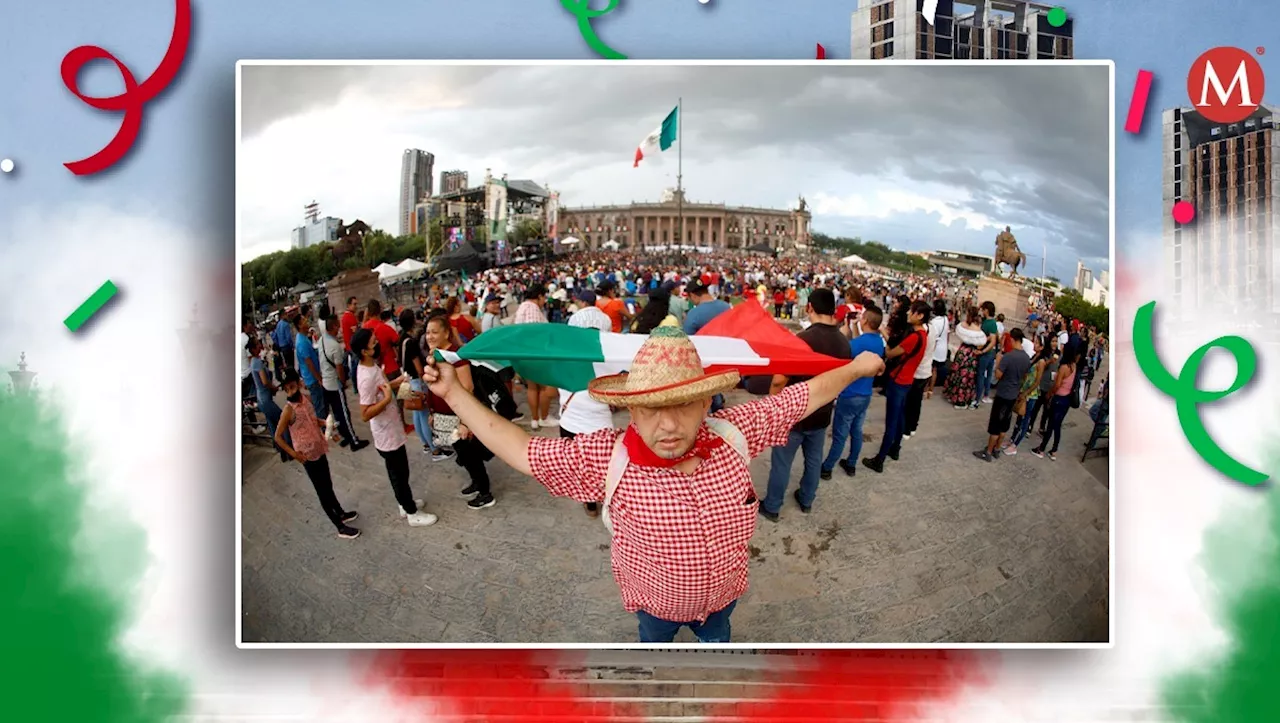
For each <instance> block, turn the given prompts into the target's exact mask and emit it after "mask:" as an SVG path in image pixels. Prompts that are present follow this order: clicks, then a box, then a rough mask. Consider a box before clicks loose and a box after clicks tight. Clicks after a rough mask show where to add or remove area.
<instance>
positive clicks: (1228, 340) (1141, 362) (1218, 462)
mask: <svg viewBox="0 0 1280 723" xmlns="http://www.w3.org/2000/svg"><path fill="white" fill-rule="evenodd" d="M1155 311H1156V302H1154V301H1153V302H1151V303H1149V304H1147V305H1146V306H1144V307H1142V308H1141V309H1138V314H1137V316H1135V317H1134V320H1133V352H1134V356H1135V357H1137V360H1138V368H1139V369H1141V370H1142V373H1143V374H1144V375H1146V377H1147V379H1148V380H1149V381H1150V382H1151V384H1152V385H1153V386H1155V388H1156V389H1159V390H1160V391H1161V392H1162V393H1164V394H1165V395H1167V396H1169V397H1170V398H1171V399H1173V401H1174V408H1175V409H1176V410H1177V412H1178V424H1179V425H1181V426H1182V433H1183V434H1184V435H1185V436H1186V438H1187V441H1188V442H1190V443H1191V448H1192V449H1194V450H1195V451H1196V454H1199V455H1200V456H1201V457H1202V458H1203V459H1204V461H1206V462H1208V463H1209V465H1210V466H1212V467H1213V468H1214V469H1216V470H1218V471H1219V472H1221V473H1222V474H1224V475H1226V476H1227V477H1230V478H1231V479H1233V480H1235V481H1237V482H1241V483H1243V484H1246V485H1249V486H1251V487H1256V486H1258V485H1260V484H1262V483H1263V482H1266V481H1267V480H1268V479H1270V477H1269V475H1267V474H1264V473H1262V472H1259V471H1257V470H1255V469H1253V468H1251V467H1249V466H1247V465H1245V464H1242V463H1241V462H1240V461H1239V460H1237V459H1236V458H1234V457H1232V456H1231V455H1229V454H1227V452H1226V451H1225V450H1223V449H1222V447H1219V446H1218V443H1217V442H1215V441H1213V437H1211V436H1210V435H1209V431H1208V430H1206V429H1205V427H1204V420H1202V419H1201V418H1200V405H1201V404H1209V403H1211V402H1216V401H1218V400H1220V399H1223V398H1225V397H1228V396H1230V395H1232V394H1235V393H1236V392H1238V391H1240V390H1241V389H1243V388H1244V386H1245V385H1246V384H1248V383H1249V382H1250V381H1252V380H1253V375H1254V372H1256V371H1257V369H1258V355H1257V353H1256V352H1255V351H1254V349H1253V345H1252V344H1250V343H1249V342H1248V340H1246V339H1243V338H1241V337H1238V336H1221V337H1218V338H1217V339H1214V340H1213V341H1211V342H1209V343H1208V344H1205V345H1204V346H1202V347H1200V348H1199V349H1196V350H1195V351H1194V352H1192V354H1191V356H1189V357H1187V361H1186V363H1184V364H1183V365H1182V370H1181V371H1180V372H1179V373H1178V376H1177V377H1175V376H1173V375H1172V374H1170V373H1169V371H1168V370H1167V369H1165V367H1164V364H1163V363H1161V361H1160V355H1159V354H1158V353H1157V352H1156V347H1155V339H1154V336H1153V333H1152V327H1153V317H1154V316H1155ZM1214 349H1222V350H1223V351H1226V352H1228V353H1230V354H1231V356H1232V357H1233V358H1234V359H1235V362H1236V378H1235V381H1234V382H1232V383H1231V386H1229V387H1227V388H1226V389H1221V390H1206V389H1199V388H1198V387H1196V381H1197V378H1198V377H1199V375H1200V367H1201V366H1202V364H1203V362H1204V358H1205V357H1206V356H1208V354H1209V352H1211V351H1213V350H1214Z"/></svg>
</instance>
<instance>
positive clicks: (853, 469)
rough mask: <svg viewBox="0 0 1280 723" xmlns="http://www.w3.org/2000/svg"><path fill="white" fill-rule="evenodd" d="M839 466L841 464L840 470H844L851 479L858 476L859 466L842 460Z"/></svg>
mask: <svg viewBox="0 0 1280 723" xmlns="http://www.w3.org/2000/svg"><path fill="white" fill-rule="evenodd" d="M839 464H840V469H842V470H844V473H845V474H847V475H849V476H850V477H852V476H854V475H856V474H858V465H856V464H854V463H853V462H850V461H849V460H847V459H842V460H840V462H839Z"/></svg>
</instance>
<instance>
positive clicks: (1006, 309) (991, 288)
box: [978, 276, 1031, 330]
mask: <svg viewBox="0 0 1280 723" xmlns="http://www.w3.org/2000/svg"><path fill="white" fill-rule="evenodd" d="M984 301H990V302H991V303H993V304H995V305H996V313H997V314H1004V327H1005V329H1006V330H1008V329H1014V328H1018V329H1023V330H1025V329H1026V328H1027V307H1028V306H1029V305H1030V304H1031V292H1030V291H1027V290H1026V289H1024V288H1023V287H1022V285H1021V284H1019V283H1017V282H1016V281H1010V280H1009V279H1002V278H1000V277H998V276H984V277H982V279H981V280H980V281H978V303H979V304H981V303H982V302H984Z"/></svg>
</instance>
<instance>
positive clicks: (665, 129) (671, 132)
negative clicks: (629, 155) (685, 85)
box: [632, 106, 680, 168]
mask: <svg viewBox="0 0 1280 723" xmlns="http://www.w3.org/2000/svg"><path fill="white" fill-rule="evenodd" d="M679 120H680V107H679V106H676V107H675V108H672V109H671V112H670V113H668V114H667V117H666V118H664V119H663V120H662V125H660V126H658V127H657V128H655V129H654V130H653V132H652V133H650V134H649V135H647V136H645V137H644V140H642V141H640V145H639V147H637V148H636V162H635V163H634V164H633V165H632V168H635V167H637V166H639V165H640V161H643V160H644V158H645V156H652V155H654V154H656V153H658V152H659V151H665V150H667V149H668V148H670V147H671V146H672V144H674V143H675V142H676V131H677V129H678V128H679Z"/></svg>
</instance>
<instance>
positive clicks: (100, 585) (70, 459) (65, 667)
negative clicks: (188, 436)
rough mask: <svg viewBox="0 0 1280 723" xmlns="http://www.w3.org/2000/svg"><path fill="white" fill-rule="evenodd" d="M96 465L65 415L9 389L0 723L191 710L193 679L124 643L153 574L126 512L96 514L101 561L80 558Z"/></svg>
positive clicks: (3, 436)
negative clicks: (90, 471)
mask: <svg viewBox="0 0 1280 723" xmlns="http://www.w3.org/2000/svg"><path fill="white" fill-rule="evenodd" d="M103 412H104V414H107V415H109V410H103ZM103 423H109V420H106V419H104V420H103ZM139 442H140V443H145V442H143V440H142V439H139ZM86 461H87V460H86V455H85V454H84V451H83V450H82V449H77V446H76V445H75V444H74V443H73V442H72V441H71V440H69V439H68V438H67V435H66V433H65V431H64V428H63V425H62V423H61V421H60V420H59V418H58V414H57V411H56V410H53V409H51V408H50V407H49V405H46V404H42V403H41V402H39V401H38V399H37V398H34V397H25V396H15V395H11V394H9V393H8V392H7V391H3V390H0V541H2V542H0V559H2V560H3V561H4V562H3V574H0V620H2V621H3V622H4V626H5V628H6V631H5V636H4V638H5V640H4V644H3V650H4V652H3V654H2V655H0V660H3V663H0V665H3V666H4V668H5V670H4V671H3V675H4V687H3V689H4V690H5V695H4V699H3V700H4V709H5V710H4V713H2V714H0V718H3V719H4V720H12V721H68V722H71V721H74V722H75V723H117V722H118V723H152V722H154V721H164V720H169V719H171V718H173V717H174V716H175V715H176V714H179V713H181V712H183V711H184V710H185V709H186V707H187V701H188V697H187V690H186V685H185V683H184V681H182V680H181V679H179V678H178V677H176V676H173V675H169V674H166V673H164V672H163V671H158V670H155V669H154V668H152V667H151V666H147V665H144V664H142V663H139V662H138V661H135V660H132V659H131V658H130V656H129V655H127V654H126V653H125V652H124V650H123V648H122V637H123V635H124V633H125V631H126V630H127V628H128V625H129V622H130V618H129V612H130V610H129V603H130V601H132V600H133V599H134V598H135V597H136V589H137V584H138V581H139V578H140V576H141V573H142V572H143V570H144V567H145V561H146V553H145V550H146V546H145V538H144V535H143V533H142V531H141V530H139V529H137V528H136V527H135V526H132V525H130V524H129V523H127V522H122V521H121V520H122V516H121V515H120V514H119V511H112V512H115V514H103V513H102V512H98V513H96V514H94V515H93V516H92V517H91V518H89V519H90V521H91V524H92V527H93V528H94V534H93V541H94V545H95V547H94V555H95V556H94V559H92V560H90V559H88V558H86V557H85V556H84V555H82V554H80V553H79V552H78V551H80V550H83V549H84V544H83V541H82V540H78V539H77V536H78V535H79V534H80V533H81V526H82V524H83V523H84V521H85V519H86V515H85V502H86V488H85V486H84V485H85V483H86V480H85V474H84V470H85V469H86ZM90 481H91V480H90ZM138 484H142V485H148V484H155V482H154V481H153V480H138ZM104 565H105V566H108V567H109V568H110V569H109V571H104V570H102V569H101V567H102V566H104ZM104 580H106V581H109V582H107V583H105V584H104V582H103V581H104Z"/></svg>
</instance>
